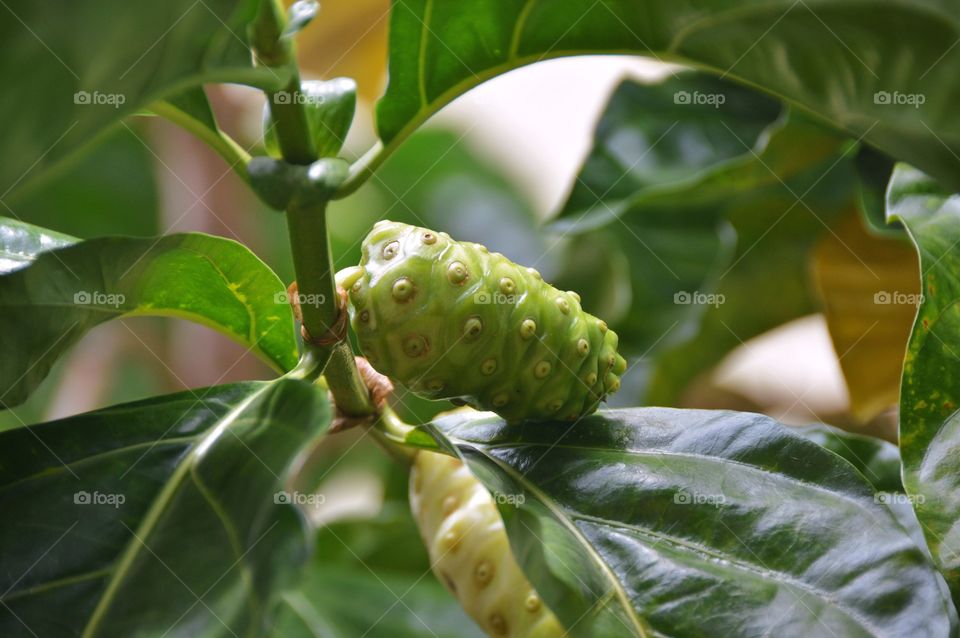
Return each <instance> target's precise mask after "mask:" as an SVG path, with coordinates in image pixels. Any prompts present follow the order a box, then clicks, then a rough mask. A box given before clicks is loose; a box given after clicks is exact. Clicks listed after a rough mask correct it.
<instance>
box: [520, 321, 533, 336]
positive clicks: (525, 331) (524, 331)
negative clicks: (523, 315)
mask: <svg viewBox="0 0 960 638" xmlns="http://www.w3.org/2000/svg"><path fill="white" fill-rule="evenodd" d="M535 334H537V323H536V322H535V321H534V320H533V319H524V320H523V323H521V324H520V337H522V338H523V339H529V338H531V337H532V336H533V335H535Z"/></svg>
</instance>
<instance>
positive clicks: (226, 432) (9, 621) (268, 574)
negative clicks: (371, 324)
mask: <svg viewBox="0 0 960 638" xmlns="http://www.w3.org/2000/svg"><path fill="white" fill-rule="evenodd" d="M330 416H331V410H330V406H329V404H328V401H327V398H326V391H325V390H323V389H322V388H321V387H320V386H316V385H311V384H310V383H308V382H306V381H302V380H294V379H280V380H277V381H274V382H270V383H244V384H237V385H230V386H220V387H215V388H209V389H205V390H197V391H189V392H183V393H179V394H174V395H170V396H165V397H157V398H153V399H148V400H146V401H140V402H136V403H130V404H126V405H119V406H115V407H111V408H107V409H104V410H99V411H97V412H91V413H88V414H82V415H79V416H75V417H71V418H69V419H64V420H61V421H53V422H50V423H44V424H40V425H36V426H30V427H28V428H19V429H17V430H11V431H9V432H5V433H3V434H0V508H2V510H3V512H4V517H5V520H6V521H7V524H5V525H3V526H2V527H0V537H2V538H0V540H2V545H3V548H4V569H3V570H2V572H0V581H2V582H0V589H2V590H3V592H4V594H3V603H4V604H3V606H2V607H0V634H2V635H4V636H24V635H35V636H81V635H82V636H85V637H88V638H93V637H98V636H110V637H113V636H134V635H151V636H160V635H166V636H229V635H234V636H237V635H254V634H259V633H265V632H266V627H267V625H268V618H267V612H268V609H269V606H270V604H271V602H272V601H271V598H272V595H273V592H275V591H276V590H277V589H278V588H279V587H282V586H289V585H290V583H291V577H292V576H293V573H294V570H295V569H296V567H297V566H298V565H299V564H301V563H302V562H303V560H304V559H305V557H306V553H307V551H308V550H309V543H308V542H307V537H306V535H305V533H304V532H305V529H304V526H303V524H302V521H301V520H300V517H299V515H298V514H297V513H296V510H295V508H293V507H291V506H290V505H289V504H287V503H288V502H289V501H291V500H293V499H291V498H289V497H285V496H284V494H283V486H284V483H283V482H284V477H285V473H286V471H287V468H288V466H289V465H290V463H291V460H292V459H293V458H294V457H295V456H296V455H297V454H298V452H299V451H300V450H301V449H302V448H303V447H304V446H305V445H307V444H309V443H310V442H311V441H312V440H313V439H314V438H316V437H317V436H320V435H322V433H323V432H324V431H325V429H326V427H327V426H328V424H329V422H330ZM51 610H57V611H56V613H52V611H51Z"/></svg>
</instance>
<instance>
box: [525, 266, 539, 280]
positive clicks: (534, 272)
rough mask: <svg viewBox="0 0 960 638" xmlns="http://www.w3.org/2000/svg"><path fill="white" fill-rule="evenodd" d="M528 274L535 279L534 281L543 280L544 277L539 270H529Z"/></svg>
mask: <svg viewBox="0 0 960 638" xmlns="http://www.w3.org/2000/svg"><path fill="white" fill-rule="evenodd" d="M527 272H528V273H530V276H531V277H533V278H534V279H542V277H541V276H540V271H539V270H537V269H536V268H527Z"/></svg>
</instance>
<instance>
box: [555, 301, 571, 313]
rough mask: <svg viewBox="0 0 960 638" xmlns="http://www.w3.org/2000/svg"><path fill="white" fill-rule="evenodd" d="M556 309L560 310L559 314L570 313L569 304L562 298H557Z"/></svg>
mask: <svg viewBox="0 0 960 638" xmlns="http://www.w3.org/2000/svg"><path fill="white" fill-rule="evenodd" d="M556 303H557V308H559V309H560V312H562V313H563V314H568V313H569V312H570V302H569V301H567V300H566V299H564V298H563V297H557V301H556Z"/></svg>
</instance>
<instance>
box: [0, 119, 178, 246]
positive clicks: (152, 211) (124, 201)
mask: <svg viewBox="0 0 960 638" xmlns="http://www.w3.org/2000/svg"><path fill="white" fill-rule="evenodd" d="M152 153H153V151H152V150H150V149H149V148H147V146H146V145H145V135H144V133H143V132H142V131H138V130H137V129H136V127H133V126H131V127H130V128H126V127H120V128H119V129H117V130H115V131H114V132H112V133H110V134H109V135H107V136H106V138H105V139H104V140H102V141H101V142H99V143H97V144H96V145H95V146H94V147H93V148H92V149H90V152H88V153H84V154H82V155H81V156H80V157H78V158H77V159H76V160H75V161H73V162H71V163H69V166H67V167H66V169H65V170H63V171H61V172H59V173H58V174H57V175H55V176H53V177H51V179H49V180H47V181H46V182H45V183H44V184H43V188H36V189H33V190H31V191H30V192H28V193H24V194H23V196H22V197H17V198H16V201H15V202H12V201H6V202H5V203H6V204H7V206H6V207H4V206H2V205H0V215H3V216H6V217H14V218H16V219H19V220H22V221H25V222H27V223H30V224H36V225H37V226H43V227H44V228H51V229H55V230H58V231H60V232H64V233H67V234H68V235H73V236H74V237H79V238H81V239H89V238H91V237H102V236H104V235H134V236H137V237H150V236H153V235H157V234H158V233H160V231H161V226H160V201H159V195H158V193H157V184H156V177H155V176H156V172H157V166H156V158H155V157H154V155H153V154H152ZM131 211H136V214H131Z"/></svg>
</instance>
